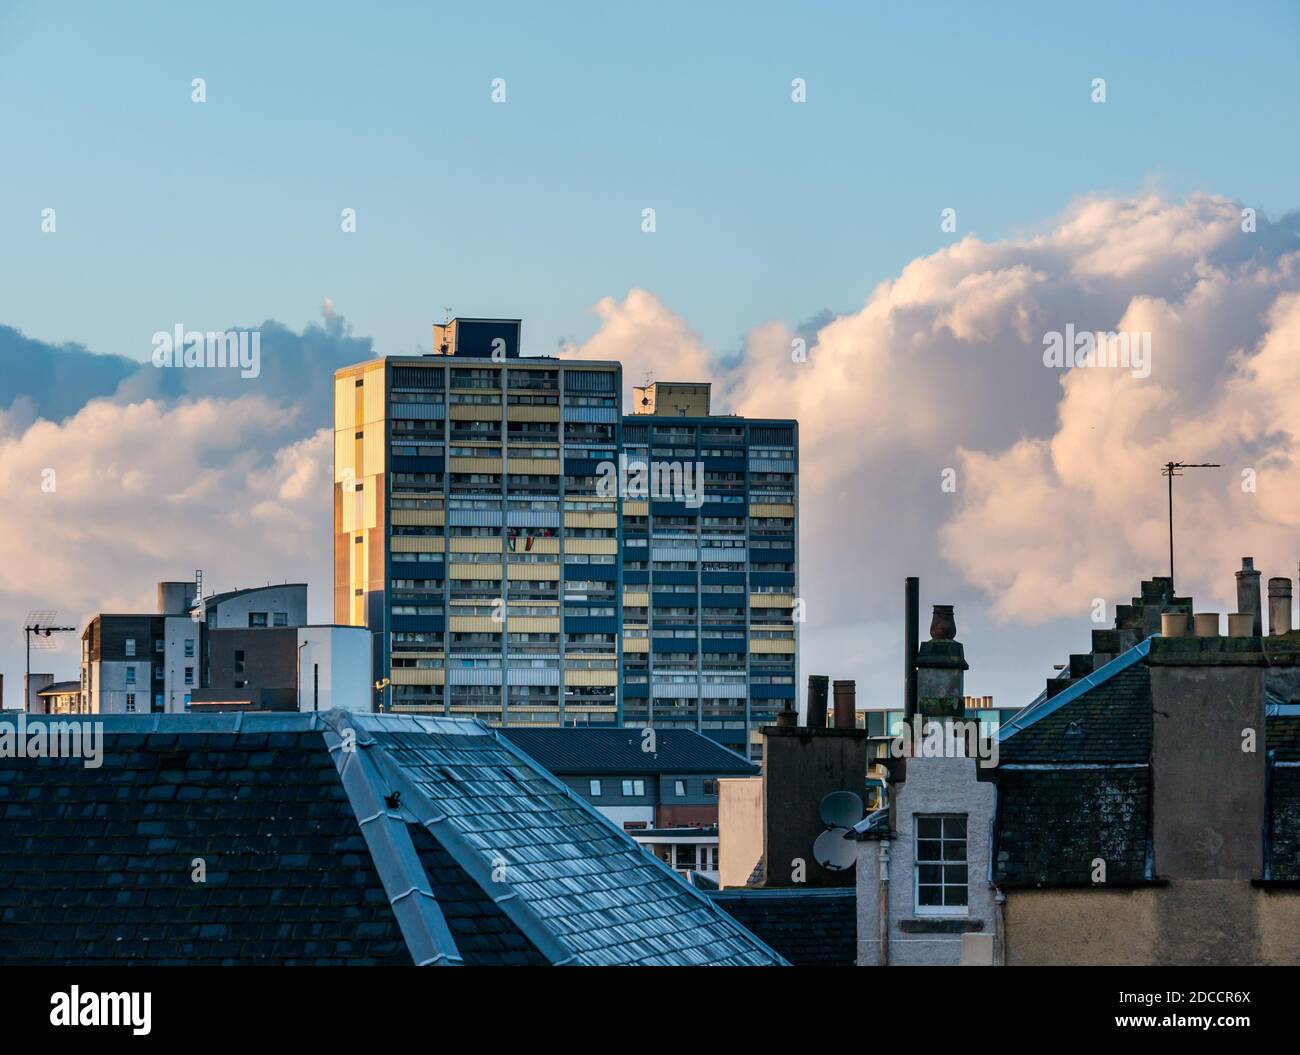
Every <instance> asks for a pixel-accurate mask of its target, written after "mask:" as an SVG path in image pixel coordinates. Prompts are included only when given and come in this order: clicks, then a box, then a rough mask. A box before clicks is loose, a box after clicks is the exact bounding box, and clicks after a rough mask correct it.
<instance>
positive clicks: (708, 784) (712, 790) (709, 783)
mask: <svg viewBox="0 0 1300 1055" xmlns="http://www.w3.org/2000/svg"><path fill="white" fill-rule="evenodd" d="M717 793H718V782H717V781H716V780H706V781H705V782H704V794H706V795H716V794H717Z"/></svg>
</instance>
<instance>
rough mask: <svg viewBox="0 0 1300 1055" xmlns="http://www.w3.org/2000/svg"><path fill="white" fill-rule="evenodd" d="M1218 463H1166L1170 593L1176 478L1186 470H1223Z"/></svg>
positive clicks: (1171, 591)
mask: <svg viewBox="0 0 1300 1055" xmlns="http://www.w3.org/2000/svg"><path fill="white" fill-rule="evenodd" d="M1221 468H1223V466H1221V465H1219V463H1218V462H1165V466H1164V468H1163V469H1161V470H1160V475H1161V476H1167V477H1169V593H1170V596H1172V595H1173V592H1174V477H1175V476H1182V475H1183V470H1184V469H1221Z"/></svg>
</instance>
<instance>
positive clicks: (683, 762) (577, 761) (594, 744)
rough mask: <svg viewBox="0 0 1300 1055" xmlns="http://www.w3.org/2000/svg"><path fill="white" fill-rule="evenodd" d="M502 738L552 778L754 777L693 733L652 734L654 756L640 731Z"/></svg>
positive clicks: (513, 733)
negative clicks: (588, 775) (598, 775)
mask: <svg viewBox="0 0 1300 1055" xmlns="http://www.w3.org/2000/svg"><path fill="white" fill-rule="evenodd" d="M500 732H501V735H502V736H504V737H506V739H508V740H509V741H510V742H511V743H513V744H514V745H515V746H516V747H518V748H520V749H521V750H522V751H524V752H525V753H526V754H527V755H528V756H529V757H530V758H533V759H536V760H537V761H538V762H540V763H541V764H542V765H543V766H545V767H546V768H547V769H549V770H550V771H551V772H552V773H561V774H574V773H683V774H685V773H704V774H707V775H710V776H712V775H715V774H717V775H722V776H752V775H754V774H756V773H757V772H758V766H756V765H754V764H753V763H752V762H750V761H749V759H747V758H745V757H744V756H743V755H740V754H737V753H736V752H735V751H731V750H729V749H728V748H725V747H723V746H722V745H721V744H719V743H717V742H716V741H714V740H710V739H709V738H708V737H707V736H703V735H701V734H700V733H697V732H695V731H694V730H692V729H656V730H655V731H654V733H655V739H654V746H655V750H654V751H653V752H650V751H645V750H643V748H642V744H643V742H644V741H643V738H642V730H640V729H573V728H568V729H517V728H516V729H511V728H506V729H502V730H501V731H500Z"/></svg>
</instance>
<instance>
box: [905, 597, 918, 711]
mask: <svg viewBox="0 0 1300 1055" xmlns="http://www.w3.org/2000/svg"><path fill="white" fill-rule="evenodd" d="M920 647H921V580H920V579H919V578H917V577H916V576H915V575H909V576H908V577H907V578H906V579H904V580H903V718H904V719H905V720H906V721H908V722H910V721H911V720H912V717H913V716H914V715H915V714H916V653H917V649H919V648H920Z"/></svg>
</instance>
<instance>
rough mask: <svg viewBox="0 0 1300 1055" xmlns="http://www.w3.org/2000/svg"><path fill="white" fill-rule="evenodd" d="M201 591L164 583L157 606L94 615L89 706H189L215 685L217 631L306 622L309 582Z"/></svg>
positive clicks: (102, 709)
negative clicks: (210, 677) (214, 641)
mask: <svg viewBox="0 0 1300 1055" xmlns="http://www.w3.org/2000/svg"><path fill="white" fill-rule="evenodd" d="M198 592H199V591H198V583H197V582H193V581H191V582H160V583H159V584H158V605H157V608H158V610H157V612H155V613H153V614H143V615H137V614H126V613H122V614H119V613H101V614H99V615H96V616H94V617H92V618H91V620H90V621H89V622H88V623H87V624H86V629H85V631H84V632H83V633H82V638H81V685H80V692H81V700H80V707H81V709H82V710H83V711H84V712H86V713H90V714H147V713H154V714H177V713H184V712H185V711H188V710H189V708H190V705H191V703H192V702H193V701H194V698H195V693H196V692H197V691H198V690H201V689H203V688H205V687H210V685H209V680H208V675H209V662H210V648H211V641H212V634H213V633H215V632H218V631H221V632H229V631H231V630H235V629H246V630H253V631H261V630H274V629H276V628H284V629H288V628H293V627H299V626H302V625H303V624H304V623H305V622H306V618H307V586H306V584H305V583H284V584H280V585H275V586H272V585H267V586H258V587H252V588H250V589H243V590H230V591H227V592H225V593H219V594H212V595H210V596H208V597H206V598H203V599H202V600H201V601H200V600H198V599H197V595H198ZM367 676H368V675H367ZM290 684H294V683H292V682H291V683H290Z"/></svg>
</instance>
